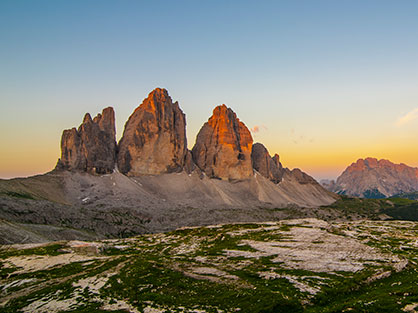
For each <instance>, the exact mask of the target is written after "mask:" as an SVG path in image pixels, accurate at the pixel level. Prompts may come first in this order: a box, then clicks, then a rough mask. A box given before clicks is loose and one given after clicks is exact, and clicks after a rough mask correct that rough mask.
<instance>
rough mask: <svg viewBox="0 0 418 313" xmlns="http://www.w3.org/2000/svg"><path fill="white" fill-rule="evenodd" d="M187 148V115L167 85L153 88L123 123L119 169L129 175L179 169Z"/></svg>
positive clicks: (159, 172) (182, 163)
mask: <svg viewBox="0 0 418 313" xmlns="http://www.w3.org/2000/svg"><path fill="white" fill-rule="evenodd" d="M186 152H187V141H186V116H185V114H184V113H183V111H182V110H181V109H180V107H179V105H178V103H177V102H174V103H173V101H172V99H171V97H170V96H169V94H168V91H167V90H166V89H162V88H156V89H154V90H153V91H152V92H151V93H150V94H149V95H148V97H147V98H145V99H144V101H143V102H142V104H141V105H140V106H139V107H138V108H136V109H135V111H134V112H133V113H132V115H131V116H130V117H129V119H128V121H127V122H126V124H125V130H124V132H123V136H122V138H121V140H120V142H119V154H118V167H119V170H120V171H121V172H122V173H124V174H128V175H131V176H135V175H150V174H152V175H154V174H162V173H166V172H172V171H178V170H181V169H183V166H184V160H185V156H186Z"/></svg>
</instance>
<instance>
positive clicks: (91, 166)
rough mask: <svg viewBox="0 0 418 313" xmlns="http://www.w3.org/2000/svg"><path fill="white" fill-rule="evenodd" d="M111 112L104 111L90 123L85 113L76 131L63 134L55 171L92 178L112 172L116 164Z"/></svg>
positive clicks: (89, 117)
mask: <svg viewBox="0 0 418 313" xmlns="http://www.w3.org/2000/svg"><path fill="white" fill-rule="evenodd" d="M115 134H116V131H115V112H114V111H113V108H111V107H108V108H106V109H104V110H103V111H102V114H98V115H97V116H96V117H95V118H94V119H92V118H91V116H90V114H89V113H87V114H86V115H85V116H84V120H83V123H82V124H81V125H80V127H79V128H78V130H77V129H75V128H72V129H67V130H64V132H63V134H62V137H61V158H60V159H59V160H58V164H57V168H59V169H67V170H79V171H84V172H89V173H93V174H106V173H111V172H113V169H114V168H115V161H116V140H115Z"/></svg>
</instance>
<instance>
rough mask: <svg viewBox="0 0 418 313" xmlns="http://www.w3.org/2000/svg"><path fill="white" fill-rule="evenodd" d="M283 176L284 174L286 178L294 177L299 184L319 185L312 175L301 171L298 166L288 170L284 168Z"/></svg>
mask: <svg viewBox="0 0 418 313" xmlns="http://www.w3.org/2000/svg"><path fill="white" fill-rule="evenodd" d="M283 176H285V177H286V178H290V179H294V180H296V181H297V182H298V183H299V184H301V185H306V184H313V185H318V186H319V183H318V182H317V181H316V180H315V179H314V178H313V177H312V176H309V175H308V174H306V173H305V172H302V171H301V170H300V169H298V168H295V169H293V170H289V169H287V168H286V169H285V171H284V174H283Z"/></svg>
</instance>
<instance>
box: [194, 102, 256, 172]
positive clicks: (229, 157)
mask: <svg viewBox="0 0 418 313" xmlns="http://www.w3.org/2000/svg"><path fill="white" fill-rule="evenodd" d="M252 143H253V138H252V137H251V134H250V131H249V130H248V128H247V127H246V126H245V125H244V123H242V122H241V121H240V120H239V119H238V118H237V116H236V114H235V113H234V112H233V111H232V110H231V109H230V108H227V107H226V106H225V105H224V104H223V105H221V106H217V107H216V108H215V109H214V110H213V115H212V116H211V117H210V118H209V120H208V121H207V122H206V123H205V124H204V125H203V126H202V128H201V129H200V131H199V133H198V135H197V137H196V143H195V145H194V147H193V149H192V156H193V160H194V162H195V163H196V165H197V166H198V167H199V168H200V169H201V170H202V171H203V172H204V173H205V174H206V175H207V176H209V177H211V178H220V179H224V180H242V179H247V178H249V177H251V175H252V174H253V169H252V165H251V147H252Z"/></svg>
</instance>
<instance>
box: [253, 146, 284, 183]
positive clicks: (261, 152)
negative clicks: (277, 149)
mask: <svg viewBox="0 0 418 313" xmlns="http://www.w3.org/2000/svg"><path fill="white" fill-rule="evenodd" d="M251 161H252V165H253V168H254V169H255V170H256V171H257V172H259V173H260V174H261V175H262V176H264V177H266V178H267V179H270V180H271V181H272V182H274V183H275V184H277V183H279V182H281V180H282V178H283V174H284V169H283V166H282V164H281V163H280V158H279V156H278V155H277V154H275V155H274V157H273V158H272V157H271V156H270V154H269V152H268V151H267V149H266V147H264V145H263V144H261V143H255V144H254V145H253V148H252V151H251Z"/></svg>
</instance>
